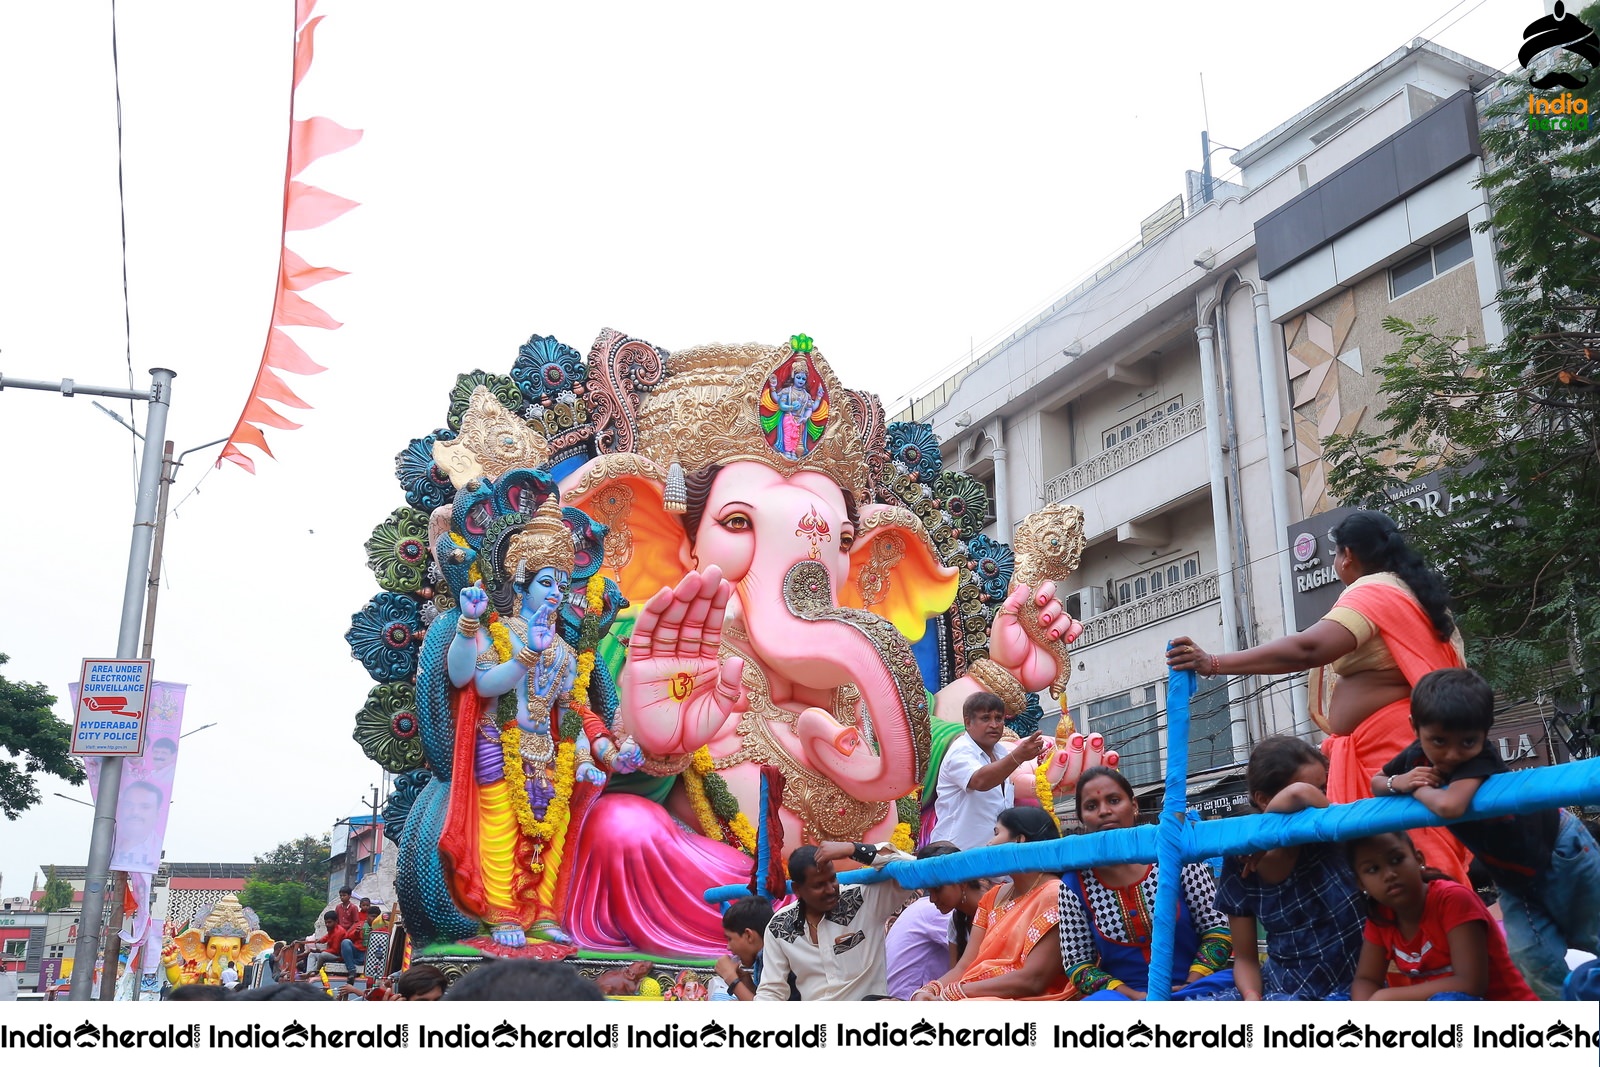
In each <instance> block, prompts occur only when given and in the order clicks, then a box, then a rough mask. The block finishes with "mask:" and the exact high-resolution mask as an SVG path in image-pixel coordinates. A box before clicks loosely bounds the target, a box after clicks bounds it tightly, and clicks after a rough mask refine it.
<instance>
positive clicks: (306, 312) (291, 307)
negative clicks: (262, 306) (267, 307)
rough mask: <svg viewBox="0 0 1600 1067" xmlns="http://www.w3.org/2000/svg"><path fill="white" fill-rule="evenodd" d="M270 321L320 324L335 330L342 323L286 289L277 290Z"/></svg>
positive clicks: (281, 323)
mask: <svg viewBox="0 0 1600 1067" xmlns="http://www.w3.org/2000/svg"><path fill="white" fill-rule="evenodd" d="M272 323H273V325H274V326H320V327H321V328H322V329H324V330H337V329H338V328H339V327H341V326H343V325H344V323H342V322H340V321H339V320H338V319H336V318H334V317H333V316H332V315H330V314H328V313H327V312H326V311H323V310H322V309H321V308H319V307H317V305H315V304H313V303H312V302H311V301H309V300H307V299H306V298H305V297H303V296H301V295H300V294H298V293H292V292H290V291H289V290H287V289H283V290H279V292H278V306H277V308H276V310H275V311H274V312H273V316H272Z"/></svg>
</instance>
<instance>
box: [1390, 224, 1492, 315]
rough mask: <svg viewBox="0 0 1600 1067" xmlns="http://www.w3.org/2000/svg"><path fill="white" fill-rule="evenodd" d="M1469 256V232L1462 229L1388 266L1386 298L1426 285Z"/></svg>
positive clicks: (1470, 236)
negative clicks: (1430, 246)
mask: <svg viewBox="0 0 1600 1067" xmlns="http://www.w3.org/2000/svg"><path fill="white" fill-rule="evenodd" d="M1471 259H1472V233H1471V231H1470V230H1462V231H1461V232H1460V233H1457V234H1454V235H1452V236H1450V237H1446V238H1445V239H1444V240H1442V241H1440V242H1439V243H1438V244H1436V245H1434V246H1433V247H1432V248H1428V249H1424V250H1423V251H1421V252H1418V253H1417V254H1416V255H1414V256H1412V257H1411V258H1410V259H1403V260H1401V261H1400V262H1399V263H1396V264H1395V265H1394V266H1392V267H1390V268H1389V299H1390V300H1393V299H1394V298H1395V297H1397V296H1403V295H1404V294H1406V293H1409V292H1411V291H1412V290H1413V289H1419V288H1421V287H1422V286H1424V285H1427V284H1428V283H1429V282H1431V281H1433V279H1435V278H1437V277H1438V276H1439V275H1441V274H1443V273H1444V272H1445V271H1448V270H1453V269H1454V268H1456V267H1459V266H1461V264H1463V263H1466V262H1468V261H1470V260H1471Z"/></svg>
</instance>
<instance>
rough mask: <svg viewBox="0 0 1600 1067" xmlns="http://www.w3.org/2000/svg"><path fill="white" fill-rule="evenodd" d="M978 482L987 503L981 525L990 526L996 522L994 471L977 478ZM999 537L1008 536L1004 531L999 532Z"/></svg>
mask: <svg viewBox="0 0 1600 1067" xmlns="http://www.w3.org/2000/svg"><path fill="white" fill-rule="evenodd" d="M978 481H980V482H982V483H983V493H984V497H985V499H986V500H987V503H986V504H985V505H984V507H985V508H986V509H987V510H986V511H985V512H984V516H983V524H984V525H985V526H990V525H993V524H994V522H995V521H996V518H995V514H996V512H995V499H994V498H995V493H994V471H990V472H989V473H988V474H985V475H984V476H983V477H982V478H979V479H978ZM1000 536H1001V537H1007V536H1009V535H1008V534H1007V532H1006V531H1004V530H1001V531H1000Z"/></svg>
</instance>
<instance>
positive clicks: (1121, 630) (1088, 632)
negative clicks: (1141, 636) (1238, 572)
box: [1072, 572, 1221, 651]
mask: <svg viewBox="0 0 1600 1067" xmlns="http://www.w3.org/2000/svg"><path fill="white" fill-rule="evenodd" d="M1220 596H1221V594H1220V593H1219V592H1218V591H1217V576H1216V574H1215V573H1214V572H1213V573H1211V574H1202V575H1201V576H1200V577H1198V578H1190V579H1189V580H1188V581H1187V582H1179V583H1178V584H1177V585H1169V586H1167V588H1165V589H1163V590H1161V592H1159V593H1151V594H1150V595H1149V596H1146V597H1140V598H1139V599H1138V600H1135V601H1134V602H1133V603H1131V604H1124V605H1122V606H1121V607H1117V608H1112V609H1110V610H1109V611H1103V612H1101V613H1100V614H1099V615H1096V616H1095V617H1094V618H1092V619H1085V620H1084V623H1083V636H1082V637H1080V638H1078V639H1077V640H1076V641H1074V642H1073V643H1072V649H1073V651H1077V650H1078V649H1080V648H1083V647H1084V646H1085V645H1092V644H1094V643H1095V642H1096V641H1104V640H1106V639H1107V638H1110V637H1118V636H1120V635H1122V634H1125V633H1128V632H1129V631H1130V630H1137V629H1139V627H1141V626H1149V625H1150V624H1151V623H1156V622H1160V621H1161V620H1162V619H1170V618H1172V617H1173V616H1174V615H1182V614H1183V613H1184V612H1186V611H1192V610H1194V609H1195V608H1198V607H1200V606H1201V605H1202V604H1209V603H1211V602H1212V601H1213V600H1216V599H1218V598H1219V597H1220Z"/></svg>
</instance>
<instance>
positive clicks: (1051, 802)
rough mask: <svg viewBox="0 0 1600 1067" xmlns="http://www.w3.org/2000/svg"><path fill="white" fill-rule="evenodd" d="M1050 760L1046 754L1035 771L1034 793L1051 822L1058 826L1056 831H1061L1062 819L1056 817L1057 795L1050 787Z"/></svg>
mask: <svg viewBox="0 0 1600 1067" xmlns="http://www.w3.org/2000/svg"><path fill="white" fill-rule="evenodd" d="M1050 759H1051V756H1050V755H1049V754H1046V756H1045V758H1044V759H1041V760H1040V761H1039V765H1038V766H1037V767H1035V768H1034V769H1033V792H1034V795H1035V796H1036V797H1038V798H1039V806H1040V807H1041V808H1043V809H1044V810H1045V813H1046V814H1048V815H1049V816H1050V821H1051V822H1053V823H1055V824H1056V829H1057V830H1060V829H1061V819H1060V818H1059V817H1058V816H1057V815H1056V794H1055V790H1054V789H1052V788H1051V786H1050V774H1049V771H1050Z"/></svg>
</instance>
